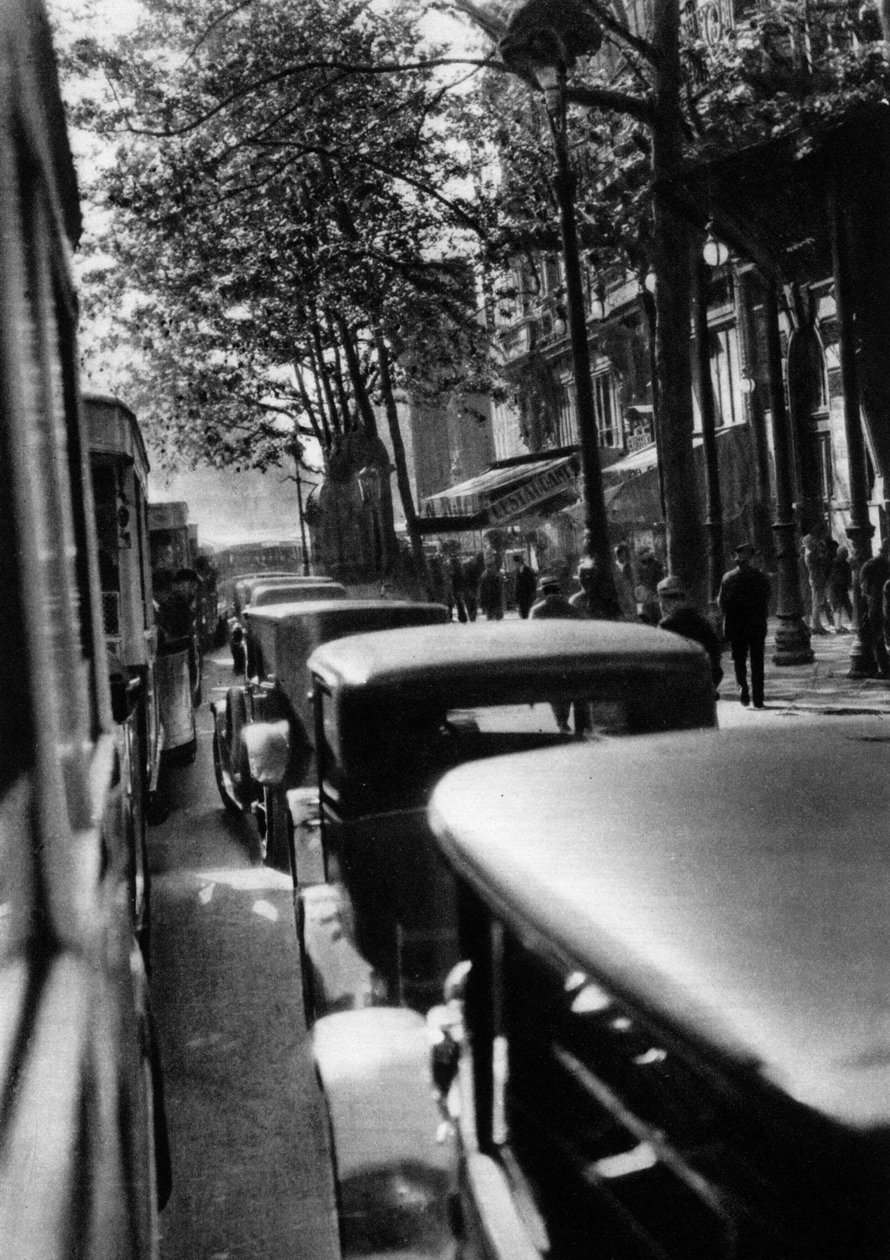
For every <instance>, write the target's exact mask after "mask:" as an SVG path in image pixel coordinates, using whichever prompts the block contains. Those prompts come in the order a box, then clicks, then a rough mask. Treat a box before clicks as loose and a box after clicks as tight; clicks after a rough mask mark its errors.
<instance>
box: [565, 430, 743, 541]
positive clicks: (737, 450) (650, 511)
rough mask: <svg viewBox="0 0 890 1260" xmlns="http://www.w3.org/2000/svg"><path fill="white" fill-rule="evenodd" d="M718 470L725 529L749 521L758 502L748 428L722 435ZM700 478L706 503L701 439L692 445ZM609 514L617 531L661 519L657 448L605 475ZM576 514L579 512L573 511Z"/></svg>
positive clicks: (648, 525) (646, 448) (636, 454)
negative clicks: (621, 527)
mask: <svg viewBox="0 0 890 1260" xmlns="http://www.w3.org/2000/svg"><path fill="white" fill-rule="evenodd" d="M716 438H717V466H718V475H719V478H720V493H721V498H722V501H723V521H724V524H729V523H731V522H735V521H737V520H739V519H745V518H746V514H748V513H750V511H751V509H752V505H753V503H754V499H755V492H754V468H753V456H752V450H751V433H750V430H749V428H748V426H747V424H736V425H731V426H728V427H727V428H724V429H718V430H717V433H716ZM692 444H693V452H694V456H695V472H696V480H697V481H698V490H699V496H700V502H701V505H702V506H703V505H704V503H705V502H706V498H705V494H706V483H705V460H704V449H703V446H702V438H701V436H700V435H698V434H697V435H696V436H695V437H694V438H693V440H692ZM603 481H604V489H603V497H604V498H605V501H606V514H607V516H608V519H609V522H610V524H612V525H615V526H624V527H630V528H637V529H643V528H651V526H652V523H653V521H659V520H661V519H662V513H661V495H660V489H659V484H658V456H657V454H656V450H655V446H654V444H651V445H649V446H644V447H643V448H642V449H641V450H639V451H633V452H632V453H631V454H630V455H626V456H625V457H624V459H620V460H618V462H617V463H615V464H610V465H609V467H608V468H605V469H603ZM572 511H573V514H574V511H575V509H572Z"/></svg>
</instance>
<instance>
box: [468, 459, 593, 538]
mask: <svg viewBox="0 0 890 1260" xmlns="http://www.w3.org/2000/svg"><path fill="white" fill-rule="evenodd" d="M575 476H576V474H575V467H574V460H571V459H569V460H566V462H565V463H564V464H557V466H556V467H555V468H548V469H547V471H546V472H542V473H539V474H538V475H537V476H536V477H531V478H529V480H528V481H525V482H523V484H522V485H521V486H518V487H517V488H516V489H515V490H513V491H511V493H510V494H505V495H504V497H503V498H502V499H497V500H495V502H494V503H491V504H490V505H489V507H488V521H489V524H491V525H497V524H499V523H500V522H502V521H508V520H513V519H514V518H516V517H517V516H522V514H523V512H525V511H527V510H528V509H529V508H530V507H533V506H534V505H535V504H536V503H541V502H542V501H543V500H544V499H549V498H550V497H551V495H554V494H557V493H558V492H559V491H560V490H567V489H568V488H569V487H574V485H575Z"/></svg>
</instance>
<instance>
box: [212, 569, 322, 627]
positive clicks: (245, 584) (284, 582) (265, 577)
mask: <svg viewBox="0 0 890 1260" xmlns="http://www.w3.org/2000/svg"><path fill="white" fill-rule="evenodd" d="M322 582H323V583H325V585H328V584H332V583H334V579H333V578H329V577H326V576H325V575H324V574H318V575H315V576H309V577H304V576H303V575H302V574H299V573H247V574H245V575H244V576H243V577H236V578H233V579H232V582H231V591H232V602H231V610H230V612H229V616H232V617H240V616H241V615H242V613H243V612H244V609H245V608H246V607H247V606H248V605H249V604H250V603H252V601H253V592H254V590H255V588H256V587H257V586H294V585H298V584H306V585H310V586H313V585H314V586H317V585H318V584H319V583H322ZM336 585H339V583H337V584H336Z"/></svg>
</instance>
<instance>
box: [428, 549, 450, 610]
mask: <svg viewBox="0 0 890 1260" xmlns="http://www.w3.org/2000/svg"><path fill="white" fill-rule="evenodd" d="M427 568H428V569H429V578H430V598H431V599H432V601H433V603H434V604H446V605H447V603H448V580H447V575H446V573H445V566H444V565H443V563H442V557H441V556H440V555H438V553H437V554H436V555H433V556H430V558H429V561H428V563H427Z"/></svg>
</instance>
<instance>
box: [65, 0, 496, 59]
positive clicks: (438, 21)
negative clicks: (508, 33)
mask: <svg viewBox="0 0 890 1260" xmlns="http://www.w3.org/2000/svg"><path fill="white" fill-rule="evenodd" d="M381 3H382V4H384V5H389V4H391V3H392V0H381ZM47 5H48V7H49V9H50V11H51V12H52V13H53V15H54V16H55V17H56V19H57V20H58V21H59V22H60V23H61V24H62V25H67V24H68V21H69V18H70V20H71V21H75V20H77V21H83V20H84V18H86V17H87V16H90V17H92V18H94V20H95V22H96V24H97V25H99V26H100V27H101V28H103V29H104V30H111V31H115V32H124V31H127V30H129V29H130V28H131V27H132V26H133V24H134V23H135V22H136V21H137V20H138V16H139V3H138V0H47ZM424 27H425V30H426V34H427V36H428V38H429V39H430V40H433V41H435V42H436V43H442V44H448V45H450V46H451V47H453V48H454V50H455V52H457V53H461V52H465V51H468V49H469V48H470V46H471V44H472V36H471V35H470V33H469V25H468V24H466V23H464V22H461V21H459V20H458V19H457V18H451V17H447V16H446V15H445V14H443V13H439V12H435V11H433V10H432V9H431V8H430V9H429V10H428V12H427V15H426V17H425V19H424Z"/></svg>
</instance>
